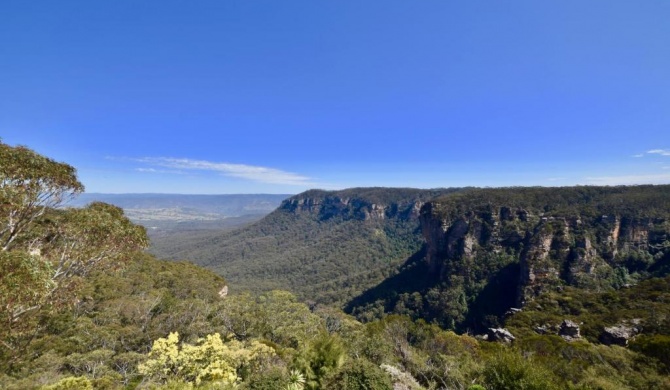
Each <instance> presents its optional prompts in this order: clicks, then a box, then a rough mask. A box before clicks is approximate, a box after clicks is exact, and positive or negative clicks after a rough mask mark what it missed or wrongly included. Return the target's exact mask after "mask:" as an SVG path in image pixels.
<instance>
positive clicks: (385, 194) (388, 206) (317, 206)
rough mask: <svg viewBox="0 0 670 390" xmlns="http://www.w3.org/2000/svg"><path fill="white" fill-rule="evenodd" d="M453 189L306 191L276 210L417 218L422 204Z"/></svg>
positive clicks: (332, 216)
mask: <svg viewBox="0 0 670 390" xmlns="http://www.w3.org/2000/svg"><path fill="white" fill-rule="evenodd" d="M453 191H456V190H455V189H436V190H417V189H410V188H407V189H402V188H400V189H387V188H354V189H349V190H343V191H322V190H310V191H306V192H303V193H301V194H298V195H296V196H293V197H291V198H289V199H287V200H285V201H284V202H283V203H282V204H281V206H280V207H279V210H280V211H286V212H291V213H296V214H311V215H313V216H315V217H316V218H317V219H318V220H320V221H327V220H330V219H339V220H344V221H346V220H359V221H368V220H373V221H379V220H384V219H400V220H418V217H419V215H420V210H421V207H422V206H423V205H424V203H425V202H426V201H428V200H430V199H432V198H434V197H436V196H439V195H443V194H446V193H449V192H453Z"/></svg>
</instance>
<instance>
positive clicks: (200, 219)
mask: <svg viewBox="0 0 670 390" xmlns="http://www.w3.org/2000/svg"><path fill="white" fill-rule="evenodd" d="M289 196H290V195H287V194H278V195H277V194H228V195H184V194H98V193H85V194H81V195H80V196H79V197H77V198H76V199H74V200H73V201H71V202H70V203H69V204H68V205H70V206H73V207H80V206H84V205H86V204H88V203H90V202H94V201H100V202H105V203H110V204H113V205H116V206H118V207H121V208H123V209H124V211H125V213H126V215H127V216H128V217H129V218H130V219H131V220H132V221H133V222H136V223H139V224H141V225H144V226H145V227H146V228H147V229H148V230H149V233H150V234H151V235H152V238H156V237H164V236H165V235H169V236H171V235H172V234H175V233H181V232H184V231H188V232H189V233H188V234H191V233H192V231H194V230H196V231H197V230H211V229H213V230H221V229H230V228H234V227H239V226H242V225H245V224H247V223H250V222H253V221H256V220H258V219H260V218H262V217H263V216H265V215H267V214H268V213H270V212H272V211H273V210H274V209H276V208H277V207H278V206H279V205H280V204H281V202H282V201H283V200H284V199H286V198H288V197H289Z"/></svg>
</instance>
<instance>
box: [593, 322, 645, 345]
mask: <svg viewBox="0 0 670 390" xmlns="http://www.w3.org/2000/svg"><path fill="white" fill-rule="evenodd" d="M637 333H638V329H637V328H636V327H634V326H628V325H626V324H623V323H622V324H618V325H615V326H611V327H606V328H605V329H604V331H603V333H602V334H601V335H600V341H601V342H602V343H603V344H607V345H612V344H616V345H621V346H624V347H625V346H626V345H628V340H630V339H631V338H633V336H635V335H636V334H637Z"/></svg>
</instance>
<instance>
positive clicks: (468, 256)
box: [420, 186, 670, 307]
mask: <svg viewBox="0 0 670 390" xmlns="http://www.w3.org/2000/svg"><path fill="white" fill-rule="evenodd" d="M644 191H647V192H644ZM557 194H558V195H557ZM644 197H647V198H651V199H646V198H644ZM520 198H523V199H520ZM554 198H558V200H556V199H554ZM526 199H528V200H526ZM560 202H563V203H565V204H564V205H561V203H560ZM654 202H656V203H659V204H661V205H664V204H668V203H670V186H656V187H631V188H595V189H593V188H570V189H546V188H545V189H527V188H526V189H497V190H477V191H472V192H471V193H470V194H464V193H457V194H454V195H449V196H445V197H443V198H440V199H436V200H434V201H431V202H428V203H426V204H425V205H424V206H423V208H422V209H421V217H420V220H421V227H422V233H423V236H424V238H425V240H426V242H427V262H428V263H429V269H430V272H432V273H434V274H437V275H439V277H440V278H441V279H442V280H445V281H448V280H449V278H450V277H452V276H453V275H457V276H462V277H464V278H466V279H467V278H468V277H470V275H471V274H472V272H471V270H472V264H474V263H476V262H481V261H482V259H485V258H487V257H488V258H490V257H491V256H499V257H501V258H502V257H503V256H507V257H508V259H507V261H511V262H514V263H517V264H519V275H518V288H517V296H516V302H517V305H518V307H523V305H525V304H527V303H528V302H530V301H532V300H533V299H534V297H536V296H537V295H538V294H540V293H541V292H542V291H545V290H546V289H548V288H554V287H558V286H561V285H571V286H576V287H580V288H587V289H597V288H602V287H610V286H613V285H614V286H615V287H616V286H617V285H616V283H614V284H613V279H614V278H615V276H614V273H615V270H617V269H625V272H627V271H630V272H635V271H638V270H644V269H646V268H647V267H650V266H651V264H652V263H653V261H655V260H654V259H659V258H662V257H663V256H665V255H666V254H667V253H668V252H670V248H668V246H667V245H666V244H664V243H667V242H668V241H670V215H666V214H667V208H666V209H663V207H660V210H661V211H662V212H658V210H659V208H657V209H653V208H652V206H649V205H650V204H652V203H654ZM557 203H558V204H559V206H561V207H558V206H557V205H556V204H557ZM603 211H607V213H604V212H603ZM509 258H511V260H510V259H509ZM625 272H624V273H625ZM487 277H488V276H487ZM623 283H625V281H621V283H620V284H618V286H619V287H621V286H622V285H623Z"/></svg>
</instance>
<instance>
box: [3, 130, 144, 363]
mask: <svg viewBox="0 0 670 390" xmlns="http://www.w3.org/2000/svg"><path fill="white" fill-rule="evenodd" d="M83 191H84V186H83V185H82V184H81V182H80V181H79V180H78V178H77V175H76V170H75V168H74V167H72V166H71V165H68V164H65V163H61V162H57V161H54V160H52V159H50V158H48V157H45V156H42V155H40V154H38V153H36V152H34V151H33V150H31V149H29V148H27V147H24V146H10V145H7V144H4V143H2V142H0V344H1V345H2V347H4V350H3V348H2V347H0V353H2V354H7V353H9V354H10V355H15V354H16V353H18V351H19V350H20V346H21V342H22V341H26V340H27V339H29V338H30V336H31V335H33V334H35V332H36V331H37V330H38V329H39V327H38V317H39V316H38V315H37V314H39V313H44V312H45V311H47V310H52V309H58V308H59V307H63V306H67V305H69V304H72V303H74V302H76V300H77V296H76V291H77V290H76V289H77V285H78V282H79V281H80V280H81V278H82V277H85V276H86V275H87V274H88V273H89V272H90V271H91V270H93V269H100V268H104V267H115V266H119V265H121V264H123V263H124V262H125V261H126V260H127V259H128V258H129V256H130V255H131V254H132V253H133V252H135V251H137V250H139V249H142V248H144V247H146V246H147V244H148V240H147V236H146V232H145V230H144V228H143V227H140V226H137V225H134V224H133V223H132V222H130V220H128V219H127V218H126V217H125V216H124V215H123V211H122V210H121V209H120V208H118V207H115V206H112V205H108V204H104V203H92V204H90V205H88V206H87V207H85V208H81V209H74V208H64V207H63V206H64V205H65V204H66V202H67V201H68V200H70V199H71V198H72V197H74V196H76V195H77V194H79V193H81V192H83Z"/></svg>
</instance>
